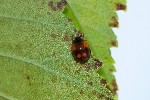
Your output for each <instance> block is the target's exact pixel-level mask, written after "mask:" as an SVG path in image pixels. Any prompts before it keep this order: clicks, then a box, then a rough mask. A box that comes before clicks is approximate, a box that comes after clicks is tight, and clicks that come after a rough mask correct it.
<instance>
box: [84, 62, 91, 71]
mask: <svg viewBox="0 0 150 100" xmlns="http://www.w3.org/2000/svg"><path fill="white" fill-rule="evenodd" d="M84 66H85V70H86V71H87V72H88V71H89V70H90V64H89V63H86V64H85V65H84Z"/></svg>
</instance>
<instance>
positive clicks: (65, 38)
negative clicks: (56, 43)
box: [63, 33, 69, 41]
mask: <svg viewBox="0 0 150 100" xmlns="http://www.w3.org/2000/svg"><path fill="white" fill-rule="evenodd" d="M63 41H69V36H68V33H65V34H64V36H63Z"/></svg>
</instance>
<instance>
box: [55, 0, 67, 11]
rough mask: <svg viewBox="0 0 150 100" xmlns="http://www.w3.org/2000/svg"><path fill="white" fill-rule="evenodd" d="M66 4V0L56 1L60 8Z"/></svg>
mask: <svg viewBox="0 0 150 100" xmlns="http://www.w3.org/2000/svg"><path fill="white" fill-rule="evenodd" d="M66 5H67V2H66V0H61V1H60V2H57V8H59V9H62V8H63V7H64V6H66Z"/></svg>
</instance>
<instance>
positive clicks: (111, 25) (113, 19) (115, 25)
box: [109, 16, 119, 27]
mask: <svg viewBox="0 0 150 100" xmlns="http://www.w3.org/2000/svg"><path fill="white" fill-rule="evenodd" d="M111 20H112V22H111V23H109V27H119V22H118V20H117V18H116V16H112V18H111Z"/></svg>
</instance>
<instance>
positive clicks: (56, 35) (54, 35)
mask: <svg viewBox="0 0 150 100" xmlns="http://www.w3.org/2000/svg"><path fill="white" fill-rule="evenodd" d="M50 36H51V37H52V38H58V37H60V35H59V34H50Z"/></svg>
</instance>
